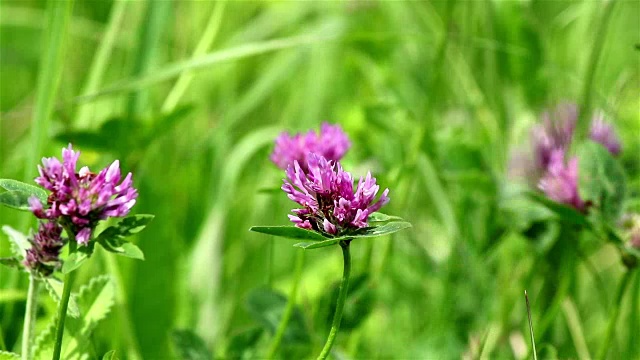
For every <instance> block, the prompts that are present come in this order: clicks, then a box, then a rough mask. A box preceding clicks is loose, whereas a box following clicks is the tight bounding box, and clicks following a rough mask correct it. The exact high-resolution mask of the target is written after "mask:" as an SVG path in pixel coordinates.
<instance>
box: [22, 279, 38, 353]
mask: <svg viewBox="0 0 640 360" xmlns="http://www.w3.org/2000/svg"><path fill="white" fill-rule="evenodd" d="M37 308H38V280H37V279H36V276H35V274H34V273H33V272H31V273H30V274H29V290H28V292H27V308H26V310H25V312H24V326H23V327H22V360H28V359H29V358H30V355H31V354H30V351H29V350H31V334H32V332H33V325H34V324H35V317H36V309H37Z"/></svg>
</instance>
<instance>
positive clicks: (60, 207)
mask: <svg viewBox="0 0 640 360" xmlns="http://www.w3.org/2000/svg"><path fill="white" fill-rule="evenodd" d="M79 156H80V152H78V151H73V149H72V146H71V144H69V147H68V148H66V149H62V162H60V161H59V160H58V159H57V158H54V157H52V158H43V159H42V166H38V171H39V172H40V176H38V177H37V178H36V179H35V182H36V183H37V184H38V185H40V186H42V187H44V188H45V189H47V190H49V191H51V194H50V195H49V197H48V199H47V204H42V203H41V202H40V200H38V199H37V198H36V197H31V198H30V199H29V205H30V207H31V211H32V212H33V213H34V214H35V215H36V217H38V218H40V219H49V220H53V221H58V222H59V223H60V224H62V225H64V226H69V227H70V228H71V230H72V231H73V233H74V235H75V239H76V241H77V242H78V243H79V244H83V245H86V244H87V243H88V242H89V240H90V239H91V235H92V232H93V229H94V228H95V226H96V224H97V222H98V221H99V220H103V219H106V218H108V217H122V216H125V215H127V214H128V213H129V211H130V210H131V207H133V205H134V204H135V203H136V198H137V197H138V191H137V190H136V189H135V188H134V187H133V186H132V181H133V180H132V175H131V173H128V174H127V175H126V176H125V178H124V179H122V181H120V180H121V174H120V162H119V161H118V160H116V161H114V162H113V163H112V164H111V165H110V166H109V167H108V168H105V169H103V170H101V171H100V172H99V173H98V174H95V173H92V172H91V171H89V168H88V167H83V168H81V169H80V170H79V171H78V172H76V163H77V161H78V157H79Z"/></svg>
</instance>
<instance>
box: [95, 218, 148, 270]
mask: <svg viewBox="0 0 640 360" xmlns="http://www.w3.org/2000/svg"><path fill="white" fill-rule="evenodd" d="M153 217H154V216H153V215H142V214H139V215H132V216H128V217H126V218H124V219H122V220H120V221H119V222H118V223H117V224H116V225H113V226H110V227H108V228H106V229H105V230H104V231H102V232H101V233H100V235H98V236H97V237H96V239H95V240H96V242H97V243H98V244H100V245H102V247H103V248H104V249H105V250H107V251H109V252H111V253H114V254H118V255H121V256H125V257H129V258H133V259H138V260H144V254H143V253H142V250H140V249H139V248H138V247H137V246H136V245H134V244H132V243H131V242H129V240H128V239H127V237H129V236H131V235H133V234H136V233H138V232H140V231H142V229H144V228H145V227H146V226H147V224H148V223H149V222H151V220H153Z"/></svg>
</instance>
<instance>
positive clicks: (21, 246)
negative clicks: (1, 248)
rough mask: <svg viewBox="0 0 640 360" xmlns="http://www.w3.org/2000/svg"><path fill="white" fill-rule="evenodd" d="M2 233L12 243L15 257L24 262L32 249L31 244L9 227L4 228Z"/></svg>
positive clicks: (22, 235)
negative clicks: (28, 251)
mask: <svg viewBox="0 0 640 360" xmlns="http://www.w3.org/2000/svg"><path fill="white" fill-rule="evenodd" d="M2 231H3V232H4V233H5V234H7V236H8V237H9V241H11V250H12V252H13V255H14V256H15V257H17V258H18V259H20V260H24V259H25V257H26V253H27V250H29V249H31V243H29V240H27V237H26V236H25V235H24V234H23V233H21V232H19V231H18V230H16V229H14V228H12V227H11V226H8V225H4V226H2Z"/></svg>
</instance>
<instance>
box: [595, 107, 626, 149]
mask: <svg viewBox="0 0 640 360" xmlns="http://www.w3.org/2000/svg"><path fill="white" fill-rule="evenodd" d="M589 137H590V138H591V140H593V141H595V142H597V143H599V144H602V146H604V147H606V148H607V150H609V152H610V153H611V154H612V155H618V154H620V148H621V145H620V140H619V139H618V135H617V134H616V132H615V130H614V129H613V127H612V126H611V124H608V123H607V122H605V120H604V113H603V112H602V111H598V112H597V113H596V114H595V116H594V117H593V120H592V121H591V130H590V133H589Z"/></svg>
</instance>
